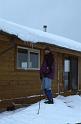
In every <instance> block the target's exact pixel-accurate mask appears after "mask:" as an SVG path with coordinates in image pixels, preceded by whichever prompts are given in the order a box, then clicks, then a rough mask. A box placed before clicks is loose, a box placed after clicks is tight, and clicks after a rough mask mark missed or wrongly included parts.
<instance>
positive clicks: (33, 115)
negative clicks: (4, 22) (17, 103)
mask: <svg viewBox="0 0 81 124" xmlns="http://www.w3.org/2000/svg"><path fill="white" fill-rule="evenodd" d="M54 102H55V103H54V104H45V103H44V100H42V101H41V103H40V113H39V114H37V112H38V107H39V103H36V104H34V105H32V106H30V107H27V108H23V109H19V110H15V111H13V112H3V113H1V114H0V124H76V123H77V124H81V97H80V96H78V95H75V96H68V97H63V96H58V97H56V98H54Z"/></svg>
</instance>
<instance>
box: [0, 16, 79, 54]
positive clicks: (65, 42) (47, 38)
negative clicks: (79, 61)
mask: <svg viewBox="0 0 81 124" xmlns="http://www.w3.org/2000/svg"><path fill="white" fill-rule="evenodd" d="M0 30H2V31H4V32H7V33H9V34H14V35H16V36H18V37H19V38H20V39H22V40H24V41H30V42H34V43H37V42H40V43H43V42H44V43H49V44H52V45H56V46H59V47H62V48H67V49H71V50H75V51H79V52H81V43H80V42H77V41H74V40H71V39H68V38H65V37H62V36H58V35H55V34H51V33H48V32H43V31H41V30H37V29H32V28H28V27H26V26H22V25H19V24H16V23H13V22H10V21H7V20H5V19H1V18H0Z"/></svg>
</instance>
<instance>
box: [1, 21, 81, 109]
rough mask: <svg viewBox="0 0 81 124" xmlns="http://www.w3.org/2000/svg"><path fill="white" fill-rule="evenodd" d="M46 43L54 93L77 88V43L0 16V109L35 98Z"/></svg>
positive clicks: (80, 74)
mask: <svg viewBox="0 0 81 124" xmlns="http://www.w3.org/2000/svg"><path fill="white" fill-rule="evenodd" d="M46 46H48V47H49V48H50V49H51V51H52V53H53V55H54V59H55V78H54V80H53V86H52V91H53V93H54V95H55V94H61V93H63V94H66V93H67V94H71V93H76V92H79V91H80V90H81V43H79V42H77V41H74V40H71V39H68V38H65V37H62V36H58V35H54V34H50V33H47V32H43V31H40V30H36V29H31V28H28V27H25V26H21V25H18V24H15V23H12V22H9V21H6V20H3V19H0V108H4V107H7V106H8V105H10V103H11V101H15V102H17V103H21V104H25V103H28V104H30V103H34V102H36V101H37V100H38V98H39V96H40V91H41V81H40V76H39V70H40V66H41V64H42V61H43V57H44V49H45V47H46Z"/></svg>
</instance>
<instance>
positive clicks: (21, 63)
mask: <svg viewBox="0 0 81 124" xmlns="http://www.w3.org/2000/svg"><path fill="white" fill-rule="evenodd" d="M17 67H18V68H22V69H26V68H28V51H27V50H26V49H21V48H18V53H17Z"/></svg>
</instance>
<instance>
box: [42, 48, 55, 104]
mask: <svg viewBox="0 0 81 124" xmlns="http://www.w3.org/2000/svg"><path fill="white" fill-rule="evenodd" d="M54 70H55V68H54V58H53V54H52V52H51V50H50V49H49V48H48V47H46V48H45V55H44V60H43V63H42V66H41V68H40V79H41V81H42V89H43V91H44V94H45V96H46V97H47V99H48V101H46V102H45V103H47V104H53V103H54V102H53V97H52V90H51V85H52V80H53V79H54Z"/></svg>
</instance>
